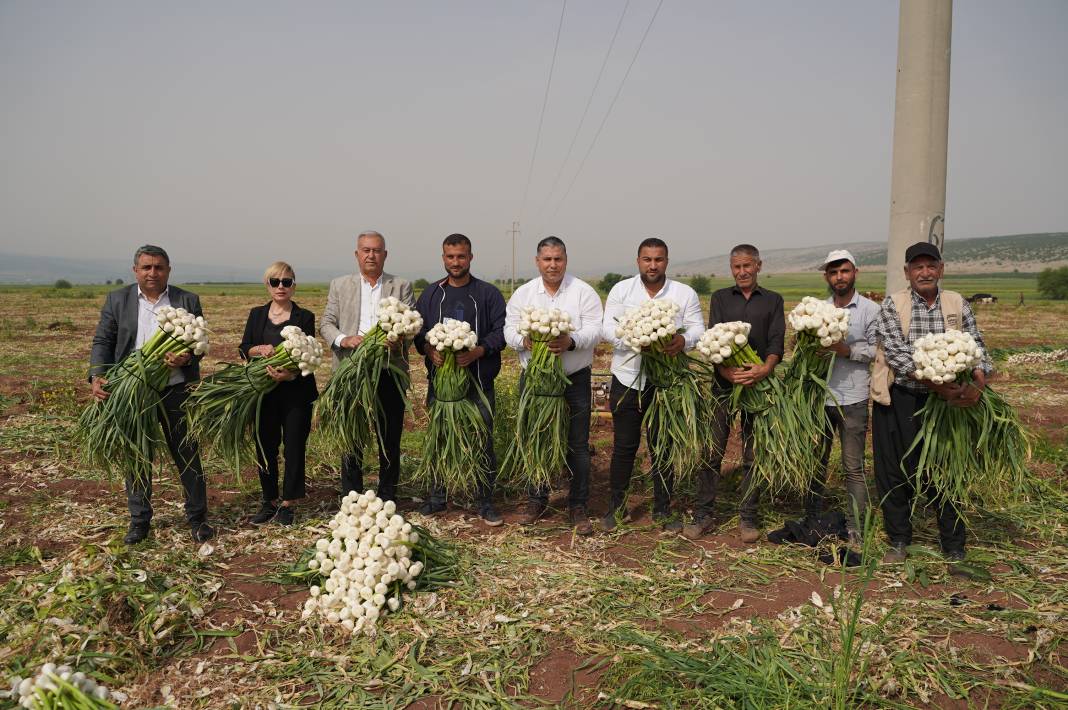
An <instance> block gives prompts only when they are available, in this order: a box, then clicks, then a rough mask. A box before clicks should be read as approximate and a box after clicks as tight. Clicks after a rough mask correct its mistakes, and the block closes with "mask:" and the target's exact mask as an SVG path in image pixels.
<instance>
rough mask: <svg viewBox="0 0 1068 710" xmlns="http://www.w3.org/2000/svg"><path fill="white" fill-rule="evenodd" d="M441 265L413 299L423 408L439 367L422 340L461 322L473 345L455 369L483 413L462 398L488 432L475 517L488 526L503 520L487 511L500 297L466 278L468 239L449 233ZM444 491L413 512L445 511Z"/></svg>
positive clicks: (492, 475)
mask: <svg viewBox="0 0 1068 710" xmlns="http://www.w3.org/2000/svg"><path fill="white" fill-rule="evenodd" d="M441 250H442V254H441V260H442V263H443V264H444V266H445V270H446V271H447V272H448V274H449V275H448V276H447V277H446V278H444V279H441V280H440V281H437V282H436V283H432V284H430V285H429V286H427V287H426V289H424V291H423V293H421V294H420V295H419V300H418V301H417V302H416V304H415V309H416V310H417V311H419V315H421V316H422V317H423V327H422V329H421V330H420V331H419V334H418V335H417V336H415V349H416V350H418V351H419V352H420V353H422V354H423V356H424V357H425V359H426V371H427V380H428V389H427V404H428V405H429V404H430V402H431V401H433V398H434V369H435V368H437V367H440V366H441V364H442V363H443V362H444V357H443V356H442V354H441V353H439V352H438V351H437V350H435V349H434V348H433V347H427V344H426V335H427V333H428V332H429V331H430V329H431V328H433V327H434V326H435V325H437V324H438V323H440V322H442V321H443V320H445V319H446V318H454V319H456V320H462V321H466V322H467V323H469V324H470V325H471V329H472V330H473V331H475V334H476V335H477V336H478V343H477V345H475V347H474V348H472V349H471V350H465V351H464V352H461V353H458V354H457V355H456V362H457V364H459V365H460V367H466V368H467V369H468V371H470V373H471V376H472V377H474V378H475V380H477V381H478V384H479V386H480V387H481V388H482V392H483V394H485V395H486V400H487V401H488V402H489V409H487V408H486V407H485V406H484V405H483V403H482V399H481V397H479V396H478V393H477V392H476V391H475V389H474V388H473V387H472V388H471V391H470V392H469V394H468V396H469V397H470V398H471V399H472V401H474V402H475V404H476V405H477V406H478V408H479V411H481V412H482V419H483V420H484V421H485V422H486V426H487V428H488V430H489V433H488V436H487V438H486V482H485V484H484V485H483V486H482V487H481V489H480V490H479V491H478V505H479V511H478V513H479V516H481V518H482V521H483V522H484V523H486V525H489V526H491V527H496V526H498V525H500V524H501V523H502V522H503V520H502V519H501V516H500V515H499V514H498V513H497V511H496V510H495V509H494V507H493V485H494V481H495V480H496V478H497V456H496V454H495V453H494V451H493V410H494V408H495V399H494V391H493V381H494V379H495V378H496V377H497V373H499V372H500V371H501V350H503V349H504V345H505V342H504V317H505V303H504V296H503V295H501V292H500V291H498V290H497V288H496V287H495V286H494V285H493V284H490V283H487V282H485V281H482V280H480V279H476V278H475V277H474V276H472V275H471V259H472V258H473V257H472V253H471V240H470V239H468V238H467V237H465V236H464V235H462V234H450V235H449V236H447V237H446V238H445V241H444V243H443V244H442V247H441ZM445 494H446V491H444V490H433V491H431V492H430V496H429V500H427V502H426V503H425V504H424V505H423V507H422V508H420V509H419V512H421V513H424V514H426V515H432V514H434V513H440V512H441V511H443V510H445Z"/></svg>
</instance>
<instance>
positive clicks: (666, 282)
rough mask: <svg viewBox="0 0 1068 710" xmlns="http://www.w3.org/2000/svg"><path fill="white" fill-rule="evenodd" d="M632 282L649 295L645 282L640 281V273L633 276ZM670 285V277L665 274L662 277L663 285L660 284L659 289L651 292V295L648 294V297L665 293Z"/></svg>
mask: <svg viewBox="0 0 1068 710" xmlns="http://www.w3.org/2000/svg"><path fill="white" fill-rule="evenodd" d="M634 283H635V285H637V286H638V288H640V289H641V290H642V291H644V292H645V294H646V295H647V296H648V295H649V289H647V288H645V282H644V281H642V275H641V273H639V274H638V275H637V276H635V277H634ZM670 287H671V279H670V278H668V277H666V276H665V277H664V285H663V286H661V287H660V290H659V291H657V292H656V293H655V294H653V295H652V296H649V298H657V297H658V296H660V295H662V294H665V293H667V290H668V289H669V288H670Z"/></svg>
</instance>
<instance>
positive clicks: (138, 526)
mask: <svg viewBox="0 0 1068 710" xmlns="http://www.w3.org/2000/svg"><path fill="white" fill-rule="evenodd" d="M148 530H149V525H148V523H130V529H129V530H127V531H126V537H124V538H122V541H123V542H125V543H126V544H127V545H136V544H137V543H139V542H141V541H142V540H144V539H145V538H146V537H148Z"/></svg>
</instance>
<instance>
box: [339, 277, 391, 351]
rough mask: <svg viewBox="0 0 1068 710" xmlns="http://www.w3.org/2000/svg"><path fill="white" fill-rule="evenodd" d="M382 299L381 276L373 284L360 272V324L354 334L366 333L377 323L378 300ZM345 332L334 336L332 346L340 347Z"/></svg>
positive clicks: (345, 336)
mask: <svg viewBox="0 0 1068 710" xmlns="http://www.w3.org/2000/svg"><path fill="white" fill-rule="evenodd" d="M381 300H382V277H381V276H379V277H378V281H375V285H374V286H372V285H371V282H370V281H368V280H367V278H366V277H364V275H363V274H360V325H359V326H358V327H357V328H356V335H367V331H369V330H370V329H371V328H374V327H375V324H376V323H378V302H379V301H381ZM347 337H348V335H347V334H346V333H338V336H337V337H336V338H334V347H335V348H340V347H341V341H342V340H344V339H345V338H347Z"/></svg>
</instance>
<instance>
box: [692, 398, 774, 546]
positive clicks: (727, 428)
mask: <svg viewBox="0 0 1068 710" xmlns="http://www.w3.org/2000/svg"><path fill="white" fill-rule="evenodd" d="M713 396H714V397H715V402H714V404H713V406H712V445H711V447H710V450H709V452H708V463H707V464H706V465H705V466H703V467H702V468H701V470H700V471H698V473H697V500H696V501H695V504H694V517H696V518H707V517H711V516H712V509H713V507H714V506H715V503H716V489H717V488H718V485H719V476H720V468H721V467H722V464H723V454H724V453H725V452H726V450H727V440H728V439H729V438H730V435H731V426H733V424H734V412H732V411H731V408H730V403H729V401H728V399H729V397H730V390H727V391H726V392H722V391H719V390H713ZM741 420H742V432H741V435H742V482H741V484H740V489H739V490H740V492H741V496H742V497H741V501H740V502H739V504H738V517H739V518H740V519H741V520H742V521H743V522H747V523H751V524H753V525H756V524H757V523H758V517H759V516H758V512H759V511H758V506H759V504H760V491H759V490H758V489H757V488H756V486H755V485H754V482H753V475H752V474H753V420H752V419H751V418H750V417H749V415H748V414H746V413H745V412H742V414H741Z"/></svg>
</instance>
